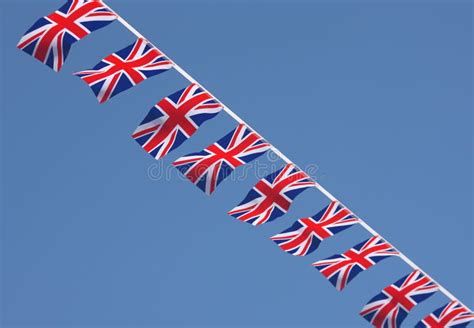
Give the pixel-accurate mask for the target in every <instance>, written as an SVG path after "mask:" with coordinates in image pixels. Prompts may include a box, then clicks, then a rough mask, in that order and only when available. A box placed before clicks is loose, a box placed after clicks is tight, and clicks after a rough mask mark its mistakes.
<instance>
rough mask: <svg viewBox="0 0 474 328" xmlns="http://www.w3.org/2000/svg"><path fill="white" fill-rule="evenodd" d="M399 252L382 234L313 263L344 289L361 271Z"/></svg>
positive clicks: (338, 287) (336, 285) (339, 287)
mask: <svg viewBox="0 0 474 328" xmlns="http://www.w3.org/2000/svg"><path fill="white" fill-rule="evenodd" d="M398 255H399V254H398V252H397V251H396V250H395V249H394V248H393V247H392V245H390V244H389V243H387V242H386V241H385V240H383V239H382V238H381V237H380V236H374V237H372V238H370V239H367V240H366V241H363V242H361V243H360V244H357V245H355V246H354V247H352V248H351V249H349V250H348V251H346V252H344V253H342V254H340V255H334V256H331V257H329V258H327V259H325V260H321V261H317V262H315V263H313V266H314V267H315V268H316V269H318V270H319V271H320V272H321V273H322V274H323V275H324V276H325V277H326V278H327V279H328V280H329V281H330V282H331V283H332V284H333V285H334V287H336V289H337V290H339V291H341V290H343V289H344V288H345V287H346V286H347V284H348V283H349V282H350V281H351V280H352V279H354V278H355V277H356V276H357V275H358V274H359V273H360V272H362V271H364V270H367V269H369V268H370V267H372V266H374V265H375V264H376V263H378V262H380V261H381V260H383V259H385V258H387V257H390V256H398Z"/></svg>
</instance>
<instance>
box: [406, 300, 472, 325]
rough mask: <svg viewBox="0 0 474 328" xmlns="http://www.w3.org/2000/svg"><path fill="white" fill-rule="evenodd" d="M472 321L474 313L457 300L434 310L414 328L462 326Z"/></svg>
mask: <svg viewBox="0 0 474 328" xmlns="http://www.w3.org/2000/svg"><path fill="white" fill-rule="evenodd" d="M470 322H474V313H472V312H471V311H469V310H468V309H467V308H466V307H465V306H463V305H462V304H461V303H459V302H457V301H451V302H449V303H448V304H446V305H444V306H442V307H440V308H439V309H437V310H435V311H434V312H433V313H431V314H429V315H428V316H426V317H425V318H424V319H423V320H421V321H420V322H418V323H417V325H416V326H415V328H463V327H467V325H468V324H469V323H470Z"/></svg>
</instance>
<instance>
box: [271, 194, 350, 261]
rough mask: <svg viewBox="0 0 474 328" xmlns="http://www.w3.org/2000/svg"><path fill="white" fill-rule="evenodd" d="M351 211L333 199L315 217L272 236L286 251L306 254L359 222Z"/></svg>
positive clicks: (297, 254) (301, 254) (301, 221)
mask: <svg viewBox="0 0 474 328" xmlns="http://www.w3.org/2000/svg"><path fill="white" fill-rule="evenodd" d="M358 222H359V219H357V217H356V216H354V214H352V212H351V211H349V210H348V209H347V208H345V207H344V206H342V205H341V204H340V203H339V202H336V201H333V202H331V203H330V204H329V205H328V206H326V207H325V208H324V209H322V210H321V211H320V212H319V213H318V214H316V215H315V216H313V217H306V218H302V219H299V220H298V221H296V222H295V223H294V224H293V225H292V226H291V227H290V228H288V229H287V230H285V231H283V232H281V233H279V234H277V235H275V236H273V237H271V239H272V240H273V241H274V242H275V243H277V245H278V246H279V247H280V248H281V249H282V250H283V251H285V252H288V253H290V254H292V255H295V256H305V255H307V254H309V253H311V252H313V251H315V250H316V248H318V246H319V244H320V243H321V241H323V240H324V239H326V238H329V237H331V236H332V235H334V234H336V233H339V232H341V231H343V230H345V229H347V228H349V227H351V226H353V225H354V224H356V223H358Z"/></svg>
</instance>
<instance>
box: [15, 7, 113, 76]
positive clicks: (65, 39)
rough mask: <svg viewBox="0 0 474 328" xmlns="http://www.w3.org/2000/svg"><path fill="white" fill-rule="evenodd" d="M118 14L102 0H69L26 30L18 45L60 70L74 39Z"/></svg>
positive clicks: (108, 22)
mask: <svg viewBox="0 0 474 328" xmlns="http://www.w3.org/2000/svg"><path fill="white" fill-rule="evenodd" d="M116 18H117V16H116V15H115V14H114V13H113V12H112V11H111V10H110V9H109V8H108V7H107V6H105V5H104V4H103V3H102V1H99V0H69V1H68V2H67V3H66V4H65V5H63V6H62V7H61V8H59V9H58V10H56V11H55V12H53V13H51V14H49V15H48V16H45V17H42V18H40V19H38V20H37V21H36V23H34V24H33V26H31V27H30V29H29V30H28V31H26V33H25V35H23V37H22V38H21V39H20V42H19V43H18V45H17V47H18V48H19V49H21V50H23V51H24V52H26V53H28V54H30V55H31V56H33V57H34V58H36V59H38V60H39V61H41V62H42V63H44V64H46V65H47V66H49V67H51V68H52V69H53V70H54V71H56V72H58V71H59V70H60V69H61V67H62V66H63V64H64V61H65V60H66V57H67V55H68V54H69V51H70V49H71V46H72V44H73V43H74V42H76V41H79V40H81V39H83V38H84V37H86V36H87V35H89V34H90V33H91V32H93V31H95V30H97V29H99V28H101V27H104V26H106V25H108V24H110V23H112V22H113V21H114V20H115V19H116Z"/></svg>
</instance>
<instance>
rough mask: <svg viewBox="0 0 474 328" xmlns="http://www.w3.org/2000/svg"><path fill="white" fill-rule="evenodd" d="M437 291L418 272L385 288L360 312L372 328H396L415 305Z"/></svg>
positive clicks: (434, 285) (436, 287) (432, 284)
mask: <svg viewBox="0 0 474 328" xmlns="http://www.w3.org/2000/svg"><path fill="white" fill-rule="evenodd" d="M436 291H438V286H437V285H436V284H435V283H434V282H433V281H431V279H430V278H428V277H427V276H425V275H424V274H423V273H421V272H420V271H418V270H415V271H413V272H412V273H410V274H409V275H407V276H405V277H403V278H402V279H400V280H398V281H397V282H396V283H394V284H392V285H390V286H387V287H385V288H384V289H383V290H382V292H381V293H379V294H378V295H376V296H375V297H374V298H372V299H371V300H370V301H369V303H367V304H366V305H365V306H364V307H363V308H362V311H361V312H360V315H361V316H363V317H364V318H365V319H366V320H367V321H369V322H370V323H371V324H372V325H373V326H374V327H380V328H397V327H400V325H401V323H402V322H403V320H405V318H406V316H407V315H408V312H410V311H411V310H412V309H413V308H414V307H415V305H417V304H418V303H420V302H422V301H424V300H425V299H427V298H428V297H430V296H431V295H433V294H434V293H435V292H436Z"/></svg>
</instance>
